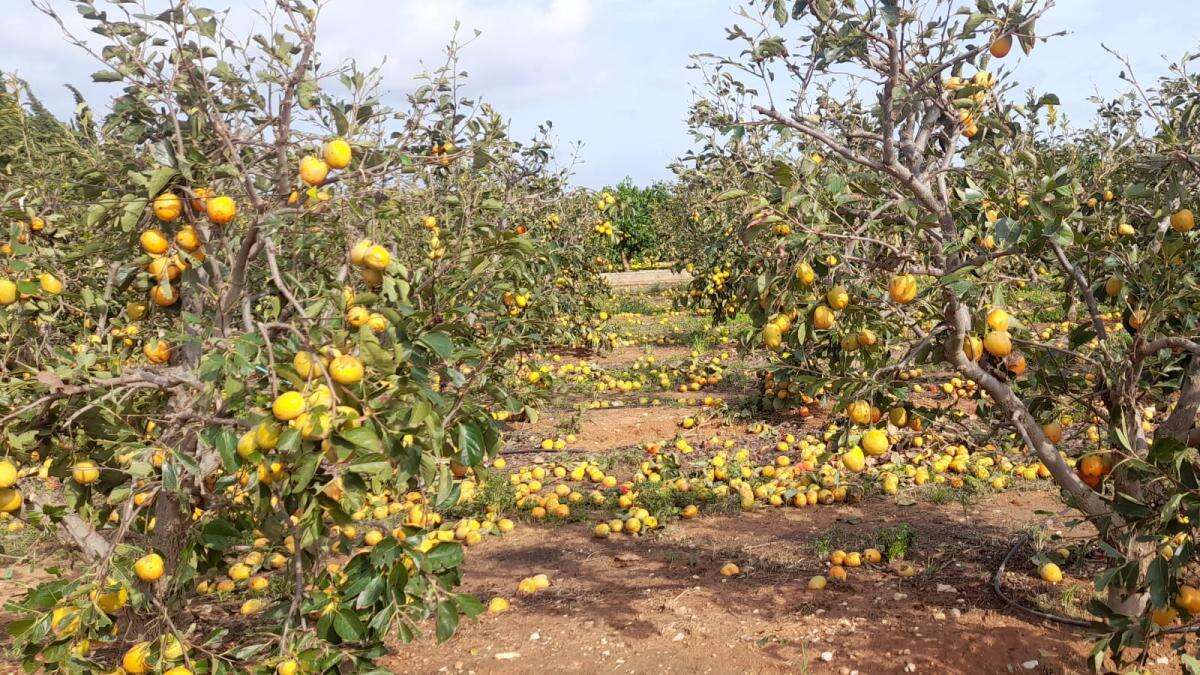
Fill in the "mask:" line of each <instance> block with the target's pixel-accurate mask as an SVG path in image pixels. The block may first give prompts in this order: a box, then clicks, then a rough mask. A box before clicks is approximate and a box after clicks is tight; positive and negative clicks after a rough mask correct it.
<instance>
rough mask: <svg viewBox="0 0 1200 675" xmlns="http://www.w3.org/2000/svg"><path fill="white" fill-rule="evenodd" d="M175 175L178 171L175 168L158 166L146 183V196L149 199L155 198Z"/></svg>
mask: <svg viewBox="0 0 1200 675" xmlns="http://www.w3.org/2000/svg"><path fill="white" fill-rule="evenodd" d="M177 175H179V171H177V170H176V169H175V167H171V166H160V167H158V168H157V169H155V170H154V173H152V174H150V179H149V180H148V181H146V196H147V197H149V198H150V199H154V198H155V197H157V196H158V193H160V192H162V190H163V188H165V187H166V186H167V183H170V182H171V179H172V178H174V177H175V176H177Z"/></svg>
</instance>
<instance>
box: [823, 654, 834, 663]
mask: <svg viewBox="0 0 1200 675" xmlns="http://www.w3.org/2000/svg"><path fill="white" fill-rule="evenodd" d="M821 660H822V661H824V662H825V663H829V662H830V661H832V660H833V652H821Z"/></svg>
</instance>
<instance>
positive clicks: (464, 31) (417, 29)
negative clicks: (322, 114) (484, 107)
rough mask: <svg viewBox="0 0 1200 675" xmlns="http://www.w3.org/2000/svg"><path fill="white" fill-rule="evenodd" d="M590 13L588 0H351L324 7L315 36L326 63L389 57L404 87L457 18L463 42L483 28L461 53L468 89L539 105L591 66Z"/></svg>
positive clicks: (398, 85)
mask: <svg viewBox="0 0 1200 675" xmlns="http://www.w3.org/2000/svg"><path fill="white" fill-rule="evenodd" d="M594 16H595V11H594V2H593V0H509V1H506V2H495V1H492V2H486V1H481V0H441V1H438V2H428V1H427V0H404V1H402V2H391V3H381V2H378V0H348V1H342V2H336V3H331V4H330V5H329V6H328V7H327V9H326V10H325V12H324V13H323V15H322V19H321V21H322V25H321V29H320V37H319V38H318V39H319V42H320V46H321V49H322V53H323V54H324V55H325V57H326V59H327V61H328V60H329V58H330V57H334V58H337V59H344V58H351V57H353V58H355V59H356V60H358V61H359V62H360V64H362V65H366V66H370V65H374V64H377V63H379V62H380V61H382V60H383V59H384V58H386V59H387V61H386V64H385V66H384V73H385V82H386V83H387V86H389V87H390V88H392V90H393V91H404V90H406V89H407V88H408V87H409V86H410V85H411V82H412V77H413V75H415V74H416V73H417V72H419V70H420V66H419V63H420V62H424V63H425V64H426V65H435V64H438V63H440V62H441V60H442V58H443V49H444V47H445V45H446V42H447V41H448V39H449V37H450V36H451V34H452V33H453V30H454V26H455V23H456V22H460V23H461V28H460V30H459V38H460V40H463V41H466V40H469V39H472V38H473V36H474V31H475V30H479V31H481V33H482V34H481V35H480V37H479V38H478V39H475V40H474V41H473V42H472V44H471V45H470V46H468V47H467V48H466V49H465V50H464V51H463V52H462V53H461V54H460V56H461V57H462V61H461V65H462V67H463V68H464V69H465V70H467V71H468V72H469V73H470V75H471V82H472V84H473V86H472V89H473V90H475V91H482V92H483V93H484V94H485V95H486V96H487V97H488V98H496V97H501V98H505V99H507V98H513V97H517V96H519V97H521V98H522V99H524V100H526V101H528V102H537V101H540V100H546V99H548V98H552V97H556V96H564V95H567V94H569V92H570V91H571V89H572V87H573V86H576V85H577V84H578V83H579V82H580V79H581V77H582V76H583V75H584V74H585V73H586V72H587V71H588V70H589V68H590V67H592V64H594V62H595V58H594V57H595V54H594V53H592V52H591V51H590V46H591V45H590V43H589V33H590V32H591V29H592V21H593V17H594Z"/></svg>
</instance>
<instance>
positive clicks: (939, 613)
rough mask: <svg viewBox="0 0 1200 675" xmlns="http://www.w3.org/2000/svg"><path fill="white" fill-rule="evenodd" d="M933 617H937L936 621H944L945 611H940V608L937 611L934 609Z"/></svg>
mask: <svg viewBox="0 0 1200 675" xmlns="http://www.w3.org/2000/svg"><path fill="white" fill-rule="evenodd" d="M933 618H935V619H937V620H938V621H945V620H946V613H945V612H943V611H941V610H938V611H936V612H934V613H933Z"/></svg>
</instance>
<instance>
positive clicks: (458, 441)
mask: <svg viewBox="0 0 1200 675" xmlns="http://www.w3.org/2000/svg"><path fill="white" fill-rule="evenodd" d="M455 445H456V446H458V461H460V462H462V463H463V464H464V465H466V466H477V465H478V464H479V463H480V462H482V461H483V457H484V454H485V453H486V448H485V446H484V440H483V431H482V430H481V429H480V428H479V425H478V424H476V423H475V422H461V423H459V425H458V427H457V429H456V436H455Z"/></svg>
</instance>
